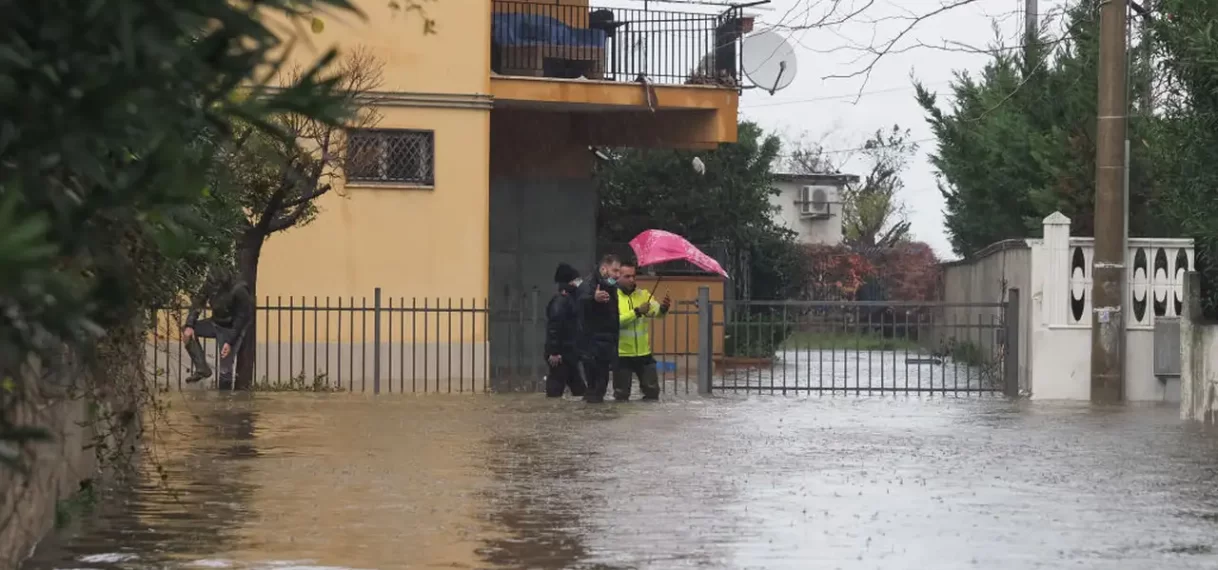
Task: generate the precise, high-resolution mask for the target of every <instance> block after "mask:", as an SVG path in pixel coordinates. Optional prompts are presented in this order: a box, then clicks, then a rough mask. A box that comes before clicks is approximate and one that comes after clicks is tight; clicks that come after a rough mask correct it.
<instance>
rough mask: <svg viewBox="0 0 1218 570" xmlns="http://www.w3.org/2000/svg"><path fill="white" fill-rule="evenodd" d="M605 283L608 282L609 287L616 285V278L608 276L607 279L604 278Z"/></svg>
mask: <svg viewBox="0 0 1218 570" xmlns="http://www.w3.org/2000/svg"><path fill="white" fill-rule="evenodd" d="M605 283H608V284H609V286H610V287H612V286H614V285H617V279H614V278H612V277H610V278H608V279H606V280H605Z"/></svg>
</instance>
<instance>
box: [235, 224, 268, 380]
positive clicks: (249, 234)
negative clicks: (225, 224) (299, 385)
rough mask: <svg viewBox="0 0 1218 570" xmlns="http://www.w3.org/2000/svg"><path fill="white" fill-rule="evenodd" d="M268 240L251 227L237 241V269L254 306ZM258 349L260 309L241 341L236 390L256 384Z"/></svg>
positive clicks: (256, 301)
mask: <svg viewBox="0 0 1218 570" xmlns="http://www.w3.org/2000/svg"><path fill="white" fill-rule="evenodd" d="M265 241H266V238H265V236H263V235H262V232H260V231H258V230H257V229H255V228H249V229H247V230H245V232H244V233H242V234H241V237H240V238H239V241H238V243H237V271H238V272H239V273H240V275H241V280H242V281H245V284H246V285H247V286H248V287H249V289H250V296H252V297H253V298H254V306H255V307H257V306H258V259H259V258H260V257H261V256H262V244H263V243H264V242H265ZM257 350H258V311H257V309H255V310H254V318H253V319H251V320H250V324H249V328H248V329H247V330H246V331H245V338H244V340H242V342H241V351H240V352H238V353H237V374H236V378H235V380H234V382H233V389H235V390H249V389H251V388H253V386H254V361H255V360H256V356H257Z"/></svg>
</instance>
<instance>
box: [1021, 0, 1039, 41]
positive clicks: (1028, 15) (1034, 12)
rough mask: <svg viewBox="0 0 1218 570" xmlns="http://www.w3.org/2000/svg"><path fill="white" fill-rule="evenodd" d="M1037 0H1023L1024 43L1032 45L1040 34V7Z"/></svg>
mask: <svg viewBox="0 0 1218 570" xmlns="http://www.w3.org/2000/svg"><path fill="white" fill-rule="evenodd" d="M1036 4H1037V0H1023V37H1024V45H1031V44H1032V42H1034V41H1036V38H1037V37H1039V36H1040V9H1039V8H1038V7H1037V5H1036Z"/></svg>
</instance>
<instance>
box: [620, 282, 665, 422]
mask: <svg viewBox="0 0 1218 570" xmlns="http://www.w3.org/2000/svg"><path fill="white" fill-rule="evenodd" d="M637 275H638V266H636V265H635V264H634V263H633V262H630V263H623V264H622V269H621V271H620V273H619V274H618V279H617V286H618V292H617V304H618V305H617V312H618V322H619V323H620V326H621V330H620V331H619V332H618V334H619V335H620V336H619V338H618V344H617V357H618V362H617V368H616V369H614V371H613V399H615V400H617V401H619V402H624V401H626V400H629V399H630V388H631V384H632V383H633V382H634V376H635V375H637V376H638V377H639V389H640V390H642V392H643V399H644V400H659V399H660V381H659V377H658V375H657V374H656V359H655V357H653V356H652V354H651V334H650V332H649V331H648V329H649V328H650V327H651V322H650V321H651V319H655V318H663V317H664V315H667V314H668V309H669V307H671V306H672V299H670V298H669V297H668V295H664V300H662V301H660V302H659V303H657V302H656V301H655V300H654V299H653V298H652V296H651V293H649V292H648V291H647V290H646V289H639V288H638V284H637V283H636V282H635V278H636V277H637Z"/></svg>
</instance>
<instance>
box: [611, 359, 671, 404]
mask: <svg viewBox="0 0 1218 570" xmlns="http://www.w3.org/2000/svg"><path fill="white" fill-rule="evenodd" d="M636 375H637V376H638V377H639V390H642V392H643V399H644V400H658V399H659V398H660V379H659V375H658V374H656V359H655V358H654V357H653V356H651V355H650V354H649V355H647V356H623V357H620V358H618V360H617V368H616V369H615V370H614V371H613V399H615V400H629V399H630V388H631V384H633V383H634V377H635V376H636Z"/></svg>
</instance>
